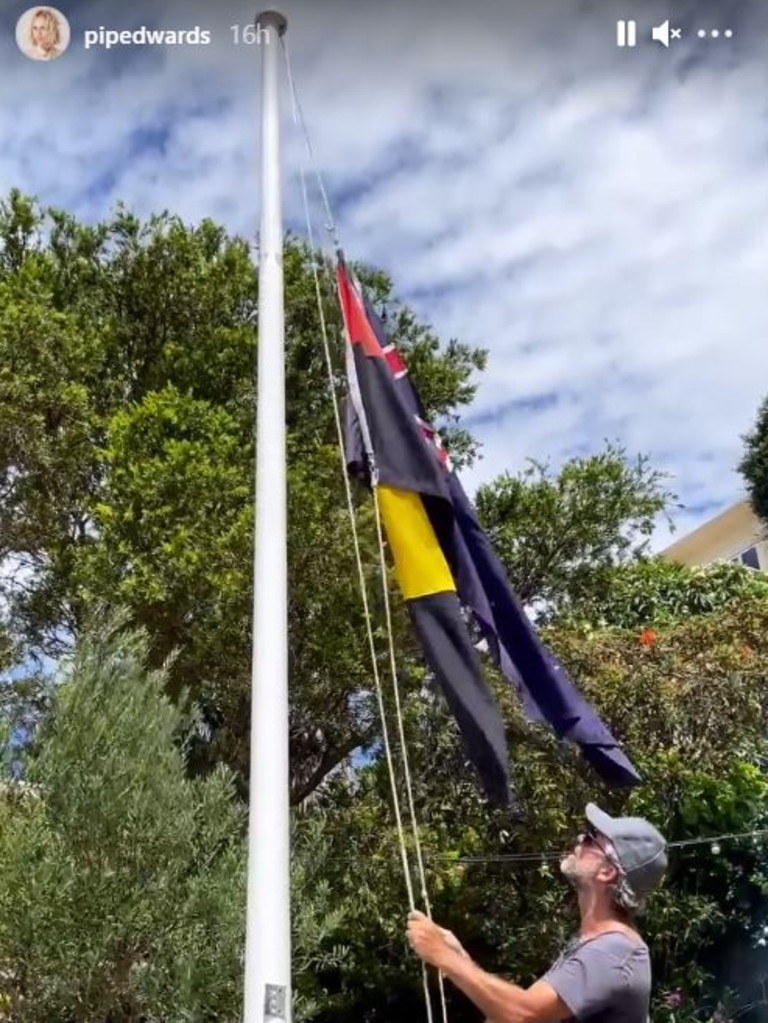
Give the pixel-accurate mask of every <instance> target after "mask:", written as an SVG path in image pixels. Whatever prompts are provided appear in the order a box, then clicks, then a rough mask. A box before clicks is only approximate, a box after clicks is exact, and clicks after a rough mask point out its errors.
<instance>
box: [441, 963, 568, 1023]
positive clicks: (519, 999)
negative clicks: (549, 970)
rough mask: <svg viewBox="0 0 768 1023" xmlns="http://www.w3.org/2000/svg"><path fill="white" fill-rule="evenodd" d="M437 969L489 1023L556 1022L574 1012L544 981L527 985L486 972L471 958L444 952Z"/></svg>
mask: <svg viewBox="0 0 768 1023" xmlns="http://www.w3.org/2000/svg"><path fill="white" fill-rule="evenodd" d="M440 970H441V971H442V973H443V974H444V976H446V977H447V978H448V980H450V981H451V983H453V984H455V985H456V987H457V988H458V989H459V990H460V991H463V993H464V994H465V995H466V996H467V998H469V999H470V1001H472V1002H474V1003H475V1005H476V1006H477V1007H478V1009H479V1010H480V1011H481V1012H482V1013H484V1014H485V1016H486V1018H487V1020H488V1021H489V1023H558V1021H559V1020H565V1019H568V1018H569V1017H570V1016H572V1015H573V1013H572V1012H571V1010H570V1009H569V1008H568V1006H567V1005H566V1004H565V1002H563V1001H562V999H561V998H560V997H559V995H558V994H557V992H556V991H555V989H554V988H552V987H550V986H549V984H547V983H546V982H545V981H543V980H539V981H537V982H536V983H535V984H533V985H532V986H531V987H529V988H522V987H518V986H517V984H511V983H509V981H506V980H502V979H501V977H495V976H494V975H493V974H492V973H486V972H485V970H483V969H481V968H480V967H479V966H478V965H477V963H474V962H473V961H472V960H471V959H468V958H465V957H464V956H462V955H460V954H458V953H457V952H454V951H453V950H452V949H451V950H449V951H447V952H446V953H445V955H444V957H443V961H442V962H441V963H440Z"/></svg>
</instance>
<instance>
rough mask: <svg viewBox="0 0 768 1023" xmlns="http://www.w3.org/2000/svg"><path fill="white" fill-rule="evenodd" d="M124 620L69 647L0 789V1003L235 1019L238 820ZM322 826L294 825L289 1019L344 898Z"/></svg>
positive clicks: (122, 1016)
mask: <svg viewBox="0 0 768 1023" xmlns="http://www.w3.org/2000/svg"><path fill="white" fill-rule="evenodd" d="M125 625H126V618H125V616H123V617H119V618H113V619H110V620H105V621H100V622H96V623H94V627H93V629H92V630H91V631H90V632H86V633H85V634H84V636H83V637H82V638H81V640H80V642H79V643H78V646H77V649H76V652H75V655H74V659H73V661H72V663H71V665H70V667H69V669H68V672H67V675H66V677H65V678H64V679H63V680H62V681H61V683H60V685H59V687H58V689H57V693H56V698H55V700H54V703H53V706H52V708H51V710H50V713H49V715H47V716H46V718H45V723H44V726H43V728H42V730H41V735H40V738H39V746H38V751H37V752H36V753H35V754H34V755H32V756H29V757H28V758H27V764H26V776H25V778H24V780H23V781H21V782H19V781H12V780H9V779H7V778H6V779H5V781H4V783H3V789H2V794H0V856H1V857H2V862H3V870H2V876H0V998H1V999H2V1005H0V1012H3V1011H5V1012H6V1013H7V1015H9V1016H10V1017H11V1018H13V1019H14V1020H19V1021H20V1023H38V1021H43V1020H44V1021H46V1023H51V1021H56V1020H61V1021H62V1023H63V1021H65V1020H66V1021H72V1020H106V1019H110V1020H113V1021H115V1023H119V1021H123V1020H126V1021H128V1020H136V1019H140V1018H150V1017H151V1018H154V1019H162V1020H164V1021H168V1023H170V1021H173V1020H178V1021H181V1020H189V1019H197V1020H232V1021H235V1020H238V1019H240V1018H241V1012H242V976H241V974H242V952H243V940H244V921H245V883H244V880H245V878H244V871H245V834H244V831H245V828H244V825H245V820H244V813H243V810H242V807H241V805H240V803H239V801H238V800H237V798H236V796H235V786H234V778H233V776H232V775H231V773H230V772H229V771H227V770H226V769H225V768H219V769H217V770H216V771H214V772H212V773H211V774H210V775H209V776H207V777H206V778H204V779H200V778H190V777H189V775H188V771H187V768H186V764H185V757H186V754H187V742H188V735H189V733H190V728H192V729H193V728H194V727H195V724H196V719H195V716H194V714H189V713H185V712H183V711H182V709H180V708H179V707H178V706H175V705H174V704H172V703H171V702H170V701H169V700H168V698H167V697H166V696H165V695H164V692H163V690H164V688H165V682H166V678H165V674H166V672H165V671H164V670H157V671H153V670H149V669H148V667H147V661H148V656H149V641H148V639H147V637H146V636H145V635H143V634H141V633H139V632H135V631H126V628H125ZM325 844H326V838H325V830H324V825H323V821H322V819H320V818H315V819H314V820H313V821H311V822H307V823H306V826H305V825H304V823H303V822H301V821H298V822H296V826H295V834H294V849H295V866H294V876H293V886H294V899H295V905H294V948H295V956H296V972H297V977H296V995H297V998H296V1010H297V1018H299V1019H305V1018H307V1015H308V1013H309V1012H310V1011H312V1010H314V1009H316V1008H317V1006H323V1005H324V1004H325V1002H324V1000H323V992H322V989H321V988H320V987H319V985H318V984H317V983H316V981H315V976H316V973H317V971H318V970H319V969H320V968H328V967H329V966H334V967H338V965H339V964H340V963H341V962H342V961H343V957H344V955H345V950H344V949H343V948H339V947H334V946H333V945H332V944H330V943H329V942H328V932H329V930H331V929H333V928H336V927H338V926H340V924H341V923H342V922H343V907H340V906H339V905H338V903H337V902H335V901H334V899H333V897H332V893H330V892H329V890H328V887H327V882H325V881H324V880H323V879H322V878H320V879H318V876H317V875H318V863H322V862H323V849H324V845H325Z"/></svg>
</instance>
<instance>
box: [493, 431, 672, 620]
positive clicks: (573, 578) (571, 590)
mask: <svg viewBox="0 0 768 1023" xmlns="http://www.w3.org/2000/svg"><path fill="white" fill-rule="evenodd" d="M674 500H675V498H674V495H673V494H672V493H671V492H670V491H669V490H668V489H667V487H666V485H665V477H664V475H663V474H662V473H660V472H658V471H657V470H655V469H653V467H652V466H651V465H650V464H649V461H648V459H647V458H645V457H639V458H637V459H630V458H629V456H628V455H627V453H626V451H625V450H624V449H623V448H621V447H617V446H616V445H613V444H607V445H606V447H605V450H604V451H602V452H601V453H600V454H597V455H590V456H588V457H585V458H576V459H573V460H572V461H570V462H567V463H566V464H565V465H563V466H562V467H561V469H560V470H559V472H557V473H554V472H553V471H552V468H551V466H549V465H548V464H542V463H539V462H530V463H529V465H528V467H527V468H526V469H524V470H523V471H522V472H519V473H517V475H513V474H512V473H509V472H507V473H504V474H502V475H501V476H500V477H499V478H498V479H496V480H494V481H493V482H492V483H490V484H487V485H485V486H482V487H480V488H479V490H478V494H477V509H478V514H479V516H480V519H481V521H482V523H483V526H484V527H485V528H486V529H487V531H488V534H489V536H490V538H491V540H492V542H493V544H494V546H495V548H496V551H497V552H498V554H499V557H500V558H501V560H502V561H503V563H504V566H505V568H506V570H507V573H508V575H509V578H510V579H512V580H514V585H515V587H516V590H517V592H518V594H519V596H520V598H521V600H523V602H524V603H537V604H541V605H543V606H544V607H545V608H546V609H547V610H548V611H549V612H550V613H557V612H561V611H563V610H564V609H565V608H567V607H569V606H570V605H572V604H578V603H579V602H580V601H583V600H584V599H588V598H590V597H592V596H594V595H597V594H599V593H600V592H601V591H602V590H603V588H604V586H605V585H606V583H607V580H608V579H610V578H611V576H612V572H613V568H614V567H615V566H616V565H617V564H623V563H625V562H627V561H629V560H631V559H633V558H637V557H639V556H641V555H642V554H644V553H645V552H646V551H647V548H648V543H649V541H650V537H651V535H652V533H653V530H654V529H655V527H656V525H657V522H658V519H659V517H660V516H661V515H662V514H665V513H668V512H669V510H670V508H671V507H672V504H673V502H674Z"/></svg>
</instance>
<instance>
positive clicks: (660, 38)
mask: <svg viewBox="0 0 768 1023" xmlns="http://www.w3.org/2000/svg"><path fill="white" fill-rule="evenodd" d="M682 34H683V30H682V29H681V28H670V27H669V21H662V23H661V24H660V25H654V27H653V28H652V30H651V39H653V41H654V42H656V43H661V45H662V46H669V40H670V39H679V38H680V37H681V36H682Z"/></svg>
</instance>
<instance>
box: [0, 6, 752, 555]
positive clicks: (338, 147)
mask: <svg viewBox="0 0 768 1023" xmlns="http://www.w3.org/2000/svg"><path fill="white" fill-rule="evenodd" d="M212 6H213V5H211V7H212ZM761 8H762V10H761ZM25 9H26V5H25V4H24V3H22V4H9V3H8V0H0V75H1V76H2V90H1V91H0V138H2V146H0V194H5V193H7V191H8V189H10V188H11V187H14V186H16V187H19V188H21V189H22V190H23V191H24V192H26V193H29V194H33V195H36V196H37V197H38V198H39V200H40V201H41V202H42V203H43V204H46V205H47V204H52V205H56V206H60V207H64V208H66V209H68V210H69V211H70V212H72V213H74V214H76V215H77V216H78V217H81V218H82V219H84V220H89V221H95V220H98V219H101V218H103V217H105V216H108V215H109V213H110V211H111V210H113V209H114V206H115V204H116V203H117V202H118V201H123V202H125V203H126V204H127V205H128V206H129V207H130V208H132V209H133V211H134V212H136V213H138V214H140V215H148V214H150V213H152V212H161V211H162V210H165V209H168V210H171V211H172V212H175V213H177V214H179V215H180V216H181V217H182V218H183V219H184V220H185V221H187V222H188V223H196V222H199V221H200V220H201V219H202V218H204V217H212V218H214V219H215V220H217V221H219V222H221V223H223V224H224V225H225V226H226V227H227V228H228V229H230V230H231V231H232V232H235V233H238V234H241V235H243V236H246V237H248V238H250V239H252V240H254V241H255V239H256V236H257V231H258V223H259V141H260V140H259V103H260V73H261V58H262V54H261V53H260V45H263V43H259V42H256V43H253V44H247V43H245V42H244V41H242V35H243V30H244V29H245V27H246V26H247V25H249V24H253V21H254V18H255V16H256V15H257V14H258V12H259V7H258V6H255V7H254V6H249V5H248V4H245V3H242V2H240V0H220V2H219V4H218V6H217V7H216V10H215V11H213V10H206V5H204V4H203V3H201V2H199V0H192V2H187V3H181V2H179V3H174V2H167V3H161V2H160V0H154V2H152V3H150V2H144V0H139V2H131V3H130V4H126V3H116V2H114V0H99V2H98V3H96V2H94V3H79V2H78V3H67V4H65V3H64V2H63V0H62V3H61V5H59V6H58V10H60V11H61V12H62V13H63V14H64V15H66V17H67V19H68V20H69V23H70V26H71V41H70V44H69V48H68V50H67V51H66V53H64V55H63V56H62V57H61V58H60V59H58V60H56V61H52V62H37V61H31V60H29V59H28V58H27V57H25V56H24V55H23V54H22V53H21V52H20V51H19V49H18V47H17V43H16V38H15V30H16V24H17V21H18V18H19V16H20V15H21V14H22V13H23V12H24V11H25ZM279 9H280V10H281V11H282V12H283V13H284V14H285V15H286V16H287V18H288V22H289V25H288V32H287V34H286V37H285V41H286V46H287V50H288V53H289V56H290V62H291V68H292V72H293V77H294V80H295V83H296V88H297V91H298V95H299V98H300V101H301V105H302V108H303V112H304V116H305V119H306V125H307V129H308V132H309V137H310V140H311V146H312V151H313V161H312V165H311V166H308V165H307V156H306V150H305V143H304V139H303V138H302V135H301V132H300V131H299V129H298V128H297V126H296V125H295V124H294V123H293V121H292V118H291V110H290V102H289V96H288V89H287V85H285V82H284V89H283V97H284V117H283V125H284V131H283V136H282V138H283V166H284V179H285V192H284V198H285V208H284V214H285V223H286V226H289V227H291V228H293V229H294V230H296V231H299V232H300V233H302V234H306V226H305V223H304V217H303V211H302V206H301V198H300V189H299V187H298V180H299V179H298V174H299V170H300V168H301V167H302V166H305V167H306V169H307V170H308V171H311V172H312V173H313V174H314V173H315V172H316V171H318V172H319V173H320V174H321V175H322V179H323V181H324V184H325V187H326V190H327V192H328V195H329V198H330V203H331V208H332V212H333V217H334V221H335V224H336V227H337V230H338V233H339V237H340V240H341V242H342V244H343V246H344V248H345V250H346V252H347V254H348V255H349V257H350V258H351V259H354V260H361V261H364V262H367V263H370V264H373V265H376V266H378V267H380V268H382V269H384V270H386V271H387V272H388V273H389V274H390V275H391V277H392V278H393V281H394V285H395V292H396V294H397V295H398V297H399V298H401V299H402V300H404V301H406V302H408V303H409V304H410V305H411V306H412V307H413V308H414V309H415V311H416V312H417V314H418V316H419V317H420V318H421V319H422V320H423V321H425V322H428V323H429V324H431V325H432V326H433V328H434V329H435V330H436V332H437V333H438V334H439V336H440V337H441V338H443V339H444V340H446V341H447V340H448V339H449V338H451V337H456V338H459V339H461V340H462V341H465V342H467V343H470V344H473V345H479V346H482V347H484V348H487V349H488V352H489V361H488V367H487V369H486V371H485V372H484V373H483V374H482V375H481V376H479V378H478V391H477V395H476V398H475V401H474V402H473V405H472V407H471V408H470V409H469V410H468V412H467V415H466V425H467V427H468V428H469V429H471V431H472V432H473V433H474V434H475V436H476V437H477V438H478V439H479V441H480V442H481V444H482V455H483V457H482V459H481V460H480V461H479V462H478V463H477V464H476V466H474V467H473V468H472V469H471V470H470V471H469V472H468V473H467V474H466V476H465V479H464V481H465V485H466V486H467V489H468V490H469V491H470V492H473V491H474V489H475V488H476V487H477V485H478V484H480V483H483V482H486V481H488V480H490V479H492V478H493V477H495V476H496V475H498V474H499V473H501V472H503V471H505V470H509V471H511V472H516V471H518V470H520V469H522V468H523V467H524V465H525V461H526V459H527V458H535V459H539V460H548V461H550V462H551V463H552V465H553V467H555V468H556V467H557V466H559V465H560V464H562V462H563V461H564V460H566V459H568V458H572V457H574V456H577V455H586V454H589V453H590V452H596V451H599V450H601V449H602V447H603V444H604V441H605V440H610V441H614V442H617V443H619V444H622V445H623V446H625V447H626V449H627V451H628V452H629V453H630V454H636V453H644V454H647V455H648V456H650V458H651V459H652V461H653V464H654V465H655V466H657V467H658V468H659V469H661V470H664V471H666V472H668V473H669V474H670V476H671V480H670V485H671V486H672V488H673V489H674V490H675V492H676V493H677V494H678V495H679V497H680V500H681V502H682V504H683V505H684V506H685V507H684V509H683V510H682V511H680V512H678V513H677V514H676V516H675V521H676V524H677V534H676V535H677V536H680V535H683V534H684V533H686V532H687V531H689V530H690V529H691V528H694V527H695V526H697V525H698V524H700V523H701V522H702V521H704V520H706V519H707V518H709V517H711V516H712V515H714V514H716V513H717V512H719V511H720V510H722V509H723V508H725V507H727V506H728V505H729V504H731V503H733V502H734V501H736V500H738V499H740V498H741V497H742V496H743V484H742V481H741V478H740V476H739V474H738V472H737V465H738V461H739V458H740V454H741V449H742V440H741V438H742V435H743V434H744V433H745V432H746V431H747V430H748V429H749V428H750V426H751V425H752V422H753V421H754V418H755V415H756V411H757V408H758V405H759V403H760V401H761V400H762V398H763V397H764V396H765V395H766V394H768V231H766V227H765V225H766V224H767V223H768V174H766V158H767V157H768V61H766V59H765V56H766V52H767V51H768V9H766V5H765V4H764V3H758V2H757V0H755V2H754V3H739V4H734V3H729V2H722V0H721V2H718V3H717V4H714V3H707V2H702V0H698V2H695V3H681V2H677V3H669V4H663V3H657V2H655V0H644V2H643V3H642V4H640V3H639V2H637V3H635V4H634V5H633V4H632V3H629V2H628V3H620V4H619V3H616V4H614V3H612V2H611V0H602V2H579V0H540V2H537V3H535V4H534V3H531V2H527V3H524V2H523V0H504V2H494V0H475V2H474V3H473V4H459V3H452V2H451V0H448V2H444V3H441V4H437V3H433V2H421V3H420V2H419V0H410V2H409V3H404V2H400V0H394V2H388V3H387V4H386V5H381V4H373V3H371V4H364V3H361V2H359V0H358V2H356V3H351V2H348V0H345V2H342V0H327V2H326V0H311V2H309V0H290V2H285V3H283V4H282V5H281V6H280V8H279ZM618 18H624V19H629V18H634V19H635V20H636V22H637V45H636V46H635V47H624V48H620V47H617V45H616V21H617V19H618ZM666 19H669V21H670V26H671V28H680V29H681V38H679V39H673V40H671V41H670V45H669V47H665V46H663V45H662V44H661V43H659V42H658V41H654V40H653V39H652V38H651V35H652V33H651V30H652V28H653V26H655V25H658V24H661V23H662V22H664V21H665V20H666ZM141 26H146V27H147V28H151V29H160V28H164V29H169V30H174V29H192V28H195V27H196V26H197V27H199V28H200V29H201V30H206V31H209V32H210V33H211V42H210V44H208V45H186V46H185V45H177V46H170V45H168V46H160V45H154V46H149V45H138V44H131V45H124V46H114V47H111V48H110V49H107V48H105V47H104V46H100V45H92V46H90V47H89V48H88V49H85V47H84V34H85V33H86V32H94V33H98V31H99V30H100V29H101V28H104V29H105V30H112V31H115V30H117V31H119V30H127V29H131V30H137V29H139V28H140V27H141ZM713 30H717V31H719V33H720V34H719V36H718V37H717V38H713V37H712V34H711V33H712V31H713ZM726 30H727V31H728V32H729V33H732V35H731V36H730V38H726V36H725V32H726ZM699 31H701V32H705V33H706V37H705V38H703V39H702V38H700V37H699V34H698V33H699ZM236 36H240V37H241V41H240V42H239V43H237V42H236V41H235V37H236ZM312 181H314V179H312ZM311 195H312V214H313V226H314V230H315V232H316V234H317V236H318V237H319V238H320V239H321V240H322V241H324V242H325V241H326V239H327V238H328V235H327V233H326V232H325V231H324V224H325V217H324V214H323V210H322V206H321V203H320V201H319V198H318V196H317V192H316V189H314V188H313V191H312V193H311ZM668 540H669V532H668V530H667V528H666V527H665V526H664V525H663V524H660V528H659V530H658V531H657V534H656V535H655V537H654V546H655V548H656V549H660V548H662V547H663V546H664V544H665V543H666V542H668Z"/></svg>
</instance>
